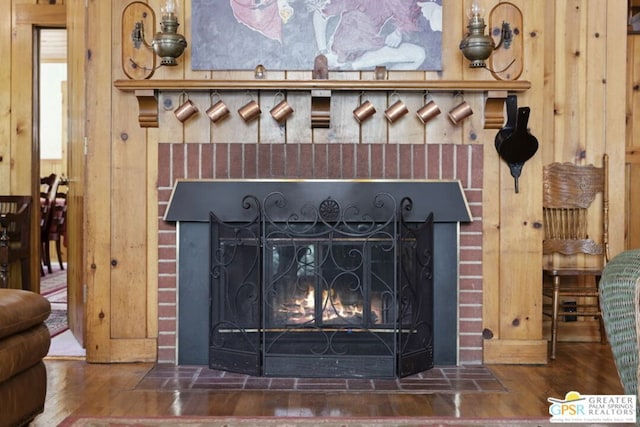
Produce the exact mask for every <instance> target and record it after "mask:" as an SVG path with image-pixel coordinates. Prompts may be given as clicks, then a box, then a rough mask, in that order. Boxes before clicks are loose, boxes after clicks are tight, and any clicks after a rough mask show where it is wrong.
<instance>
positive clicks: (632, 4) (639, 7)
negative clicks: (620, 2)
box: [627, 0, 640, 34]
mask: <svg viewBox="0 0 640 427" xmlns="http://www.w3.org/2000/svg"><path fill="white" fill-rule="evenodd" d="M628 4H629V11H628V14H627V15H628V22H627V31H628V32H629V33H630V34H640V0H629V3H628Z"/></svg>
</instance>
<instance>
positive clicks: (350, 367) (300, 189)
mask: <svg viewBox="0 0 640 427" xmlns="http://www.w3.org/2000/svg"><path fill="white" fill-rule="evenodd" d="M165 219H166V220H168V221H178V222H179V233H180V250H179V271H180V277H181V280H180V284H179V288H180V289H179V295H180V297H179V298H180V324H179V342H180V345H179V348H180V354H179V357H178V359H179V363H183V364H184V363H194V362H201V361H202V360H203V356H202V348H203V347H206V354H207V360H206V362H207V364H208V365H209V366H210V367H211V368H215V369H221V370H228V371H232V372H240V373H247V374H251V375H257V376H274V377H283V376H287V377H291V376H294V377H295V376H297V377H367V378H387V377H399V376H400V377H401V376H406V375H410V374H413V373H417V372H420V371H424V370H426V369H429V368H431V367H432V366H433V365H434V363H438V364H451V363H453V364H455V363H456V357H457V328H456V324H457V312H456V307H457V269H458V266H457V263H458V248H457V241H458V228H459V222H467V221H470V219H471V218H470V214H469V209H468V206H467V204H466V200H465V198H464V194H463V192H462V191H461V188H460V185H459V182H457V181H331V180H307V181H288V180H284V181H282V180H280V181H184V182H178V183H177V185H176V187H175V190H174V194H173V195H172V198H171V203H170V206H169V208H168V210H167V212H166V215H165ZM203 220H204V221H203ZM204 226H206V227H207V228H206V229H207V233H206V234H205V236H206V237H205V238H204V239H203V233H202V231H203V230H204V229H205V228H203V227H204ZM196 236H198V238H199V240H206V246H207V250H206V252H207V253H208V254H209V256H208V258H205V259H206V264H208V274H207V275H208V280H207V282H208V283H207V285H206V288H205V287H204V286H203V284H202V283H201V279H202V277H203V274H202V273H197V274H196V275H195V276H191V274H192V273H191V272H189V271H186V269H191V268H194V269H198V270H200V271H202V265H201V264H202V257H198V261H197V262H196V263H194V262H192V261H193V259H192V258H193V257H192V255H193V254H194V253H195V252H200V251H199V250H197V249H196V247H197V248H203V247H205V244H204V243H203V242H200V243H197V244H196V247H193V243H194V242H193V240H192V239H194V238H195V237H196ZM183 238H184V239H185V240H183ZM183 242H184V248H183ZM434 248H436V249H435V250H434ZM183 249H184V251H183ZM194 250H195V252H194ZM183 259H184V262H183ZM195 264H200V265H195ZM190 265H191V266H190ZM196 276H197V277H200V279H198V280H197V281H198V283H197V284H195V283H194V279H195V277H196ZM183 277H184V280H183V279H182V278H183ZM194 284H195V286H193V285H194ZM196 289H199V290H200V292H198V291H196ZM203 289H206V295H201V293H202V292H201V291H202V290H203ZM202 299H205V300H207V301H209V304H207V305H208V306H207V312H206V315H203V314H202V310H201V309H198V308H197V307H202V305H203V304H202ZM442 304H444V305H442ZM183 311H184V315H183V314H182V313H183ZM194 312H197V313H198V314H193V313H194ZM204 318H206V324H207V330H208V333H207V338H206V342H203V341H204V340H203V339H202V337H203V333H202V331H201V329H202V328H203V327H205V325H203V322H202V320H203V319H204ZM194 328H196V329H197V332H194ZM196 348H197V349H198V350H196ZM194 352H197V353H198V355H197V356H194ZM183 353H184V354H183Z"/></svg>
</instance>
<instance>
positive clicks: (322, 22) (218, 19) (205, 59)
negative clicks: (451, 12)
mask: <svg viewBox="0 0 640 427" xmlns="http://www.w3.org/2000/svg"><path fill="white" fill-rule="evenodd" d="M191 22H192V43H191V50H192V64H193V69H194V70H253V69H254V68H255V67H256V66H257V65H258V64H262V65H264V67H265V68H266V69H267V70H311V69H313V65H314V58H315V57H316V56H317V55H319V54H323V55H325V56H326V57H327V62H328V65H329V69H330V70H372V69H374V68H375V67H376V66H385V67H387V69H389V70H439V69H441V45H442V0H428V1H417V0H217V1H210V0H193V1H192V16H191Z"/></svg>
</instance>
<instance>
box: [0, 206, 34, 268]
mask: <svg viewBox="0 0 640 427" xmlns="http://www.w3.org/2000/svg"><path fill="white" fill-rule="evenodd" d="M30 227H31V196H0V236H3V237H5V238H7V239H8V245H9V249H10V251H9V254H8V255H9V260H10V259H12V253H13V252H22V251H26V252H28V250H29V247H30V239H29V236H30V235H31V233H30V230H31V228H30ZM9 260H4V261H7V262H8V261H9Z"/></svg>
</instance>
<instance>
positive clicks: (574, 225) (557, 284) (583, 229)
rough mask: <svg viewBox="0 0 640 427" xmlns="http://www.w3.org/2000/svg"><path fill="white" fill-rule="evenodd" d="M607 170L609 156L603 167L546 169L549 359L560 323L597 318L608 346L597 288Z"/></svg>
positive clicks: (605, 256)
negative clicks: (549, 321) (561, 319)
mask: <svg viewBox="0 0 640 427" xmlns="http://www.w3.org/2000/svg"><path fill="white" fill-rule="evenodd" d="M607 170H608V156H607V155H606V154H605V155H603V157H602V166H601V167H596V166H594V165H585V166H583V165H575V164H573V163H557V162H556V163H552V164H549V165H546V166H544V168H543V217H544V241H543V254H544V255H545V256H547V257H545V262H544V265H543V270H542V271H543V277H544V278H545V280H544V282H543V294H544V296H545V297H546V300H547V301H548V300H550V301H551V304H546V305H544V307H543V313H544V314H545V315H547V316H550V317H551V351H550V358H551V359H555V358H556V346H557V341H558V322H559V320H560V318H564V320H565V321H573V320H577V318H578V317H582V318H585V317H592V318H597V319H598V321H599V326H600V339H601V341H602V342H606V334H605V332H604V325H603V322H602V316H601V311H600V301H599V289H598V285H599V281H600V277H601V275H602V270H603V268H604V266H605V265H606V263H607V261H608V260H609V242H608V222H609V200H608V180H607V176H608V175H607ZM561 308H562V309H563V311H562V313H561Z"/></svg>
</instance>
